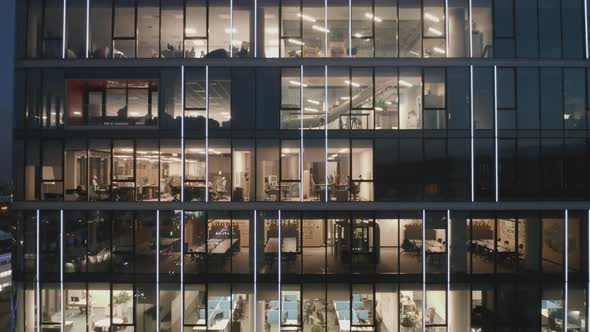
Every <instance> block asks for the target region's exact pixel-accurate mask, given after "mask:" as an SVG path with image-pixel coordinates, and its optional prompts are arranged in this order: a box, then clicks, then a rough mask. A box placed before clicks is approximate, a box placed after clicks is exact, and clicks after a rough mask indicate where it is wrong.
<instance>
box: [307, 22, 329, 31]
mask: <svg viewBox="0 0 590 332" xmlns="http://www.w3.org/2000/svg"><path fill="white" fill-rule="evenodd" d="M311 28H312V29H314V30H316V31H320V32H330V30H328V29H326V28H324V27H321V26H319V25H315V24H314V25H312V26H311Z"/></svg>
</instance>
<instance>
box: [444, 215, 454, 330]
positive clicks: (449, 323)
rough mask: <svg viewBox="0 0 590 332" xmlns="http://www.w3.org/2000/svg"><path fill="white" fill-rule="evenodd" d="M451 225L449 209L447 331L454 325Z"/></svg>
mask: <svg viewBox="0 0 590 332" xmlns="http://www.w3.org/2000/svg"><path fill="white" fill-rule="evenodd" d="M451 227H452V223H451V210H447V238H446V241H447V248H446V249H447V296H446V297H445V298H446V302H445V305H446V306H447V310H445V313H446V315H447V317H446V318H447V319H446V324H447V331H448V328H449V327H450V326H453V325H452V324H451V317H453V316H452V315H451V300H450V298H451Z"/></svg>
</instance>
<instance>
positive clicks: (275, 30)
mask: <svg viewBox="0 0 590 332" xmlns="http://www.w3.org/2000/svg"><path fill="white" fill-rule="evenodd" d="M266 33H270V34H272V35H278V34H279V28H266Z"/></svg>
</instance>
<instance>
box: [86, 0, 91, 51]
mask: <svg viewBox="0 0 590 332" xmlns="http://www.w3.org/2000/svg"><path fill="white" fill-rule="evenodd" d="M89 48H90V0H86V58H87V59H88V58H89V57H90V54H89V52H90V51H89Z"/></svg>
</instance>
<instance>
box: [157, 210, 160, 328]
mask: <svg viewBox="0 0 590 332" xmlns="http://www.w3.org/2000/svg"><path fill="white" fill-rule="evenodd" d="M156 332H160V210H156Z"/></svg>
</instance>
